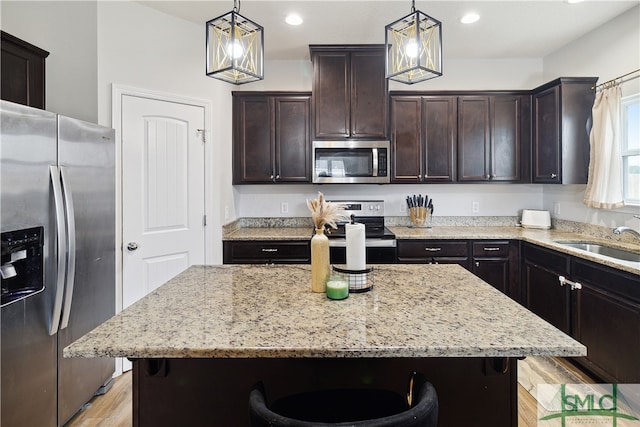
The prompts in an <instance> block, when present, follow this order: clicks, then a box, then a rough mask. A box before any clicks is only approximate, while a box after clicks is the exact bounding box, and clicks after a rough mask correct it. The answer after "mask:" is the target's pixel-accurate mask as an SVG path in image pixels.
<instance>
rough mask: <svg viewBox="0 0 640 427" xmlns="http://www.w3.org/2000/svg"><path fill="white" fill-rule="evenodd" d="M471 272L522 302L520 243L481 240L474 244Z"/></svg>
mask: <svg viewBox="0 0 640 427" xmlns="http://www.w3.org/2000/svg"><path fill="white" fill-rule="evenodd" d="M472 250H473V261H472V265H471V272H472V273H473V274H475V275H476V276H478V277H480V278H481V279H482V280H484V281H485V282H487V283H489V284H490V285H491V286H493V287H494V288H496V289H498V290H499V291H501V292H502V293H504V294H505V295H508V296H510V297H511V298H512V299H514V300H516V301H518V302H520V289H519V286H518V274H517V272H518V242H517V241H509V240H479V241H473V242H472Z"/></svg>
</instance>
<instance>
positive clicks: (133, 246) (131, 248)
mask: <svg viewBox="0 0 640 427" xmlns="http://www.w3.org/2000/svg"><path fill="white" fill-rule="evenodd" d="M136 249H138V244H137V243H136V242H129V243H128V244H127V250H128V251H135V250H136Z"/></svg>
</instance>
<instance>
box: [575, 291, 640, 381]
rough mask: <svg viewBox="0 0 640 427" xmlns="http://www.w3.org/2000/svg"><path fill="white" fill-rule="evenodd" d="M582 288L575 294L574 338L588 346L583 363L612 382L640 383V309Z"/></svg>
mask: <svg viewBox="0 0 640 427" xmlns="http://www.w3.org/2000/svg"><path fill="white" fill-rule="evenodd" d="M582 285H583V286H582V289H580V290H576V291H574V298H575V305H574V323H575V324H576V326H577V327H576V328H575V329H576V330H575V331H574V334H573V336H574V337H575V339H577V340H578V341H580V342H581V343H582V344H584V345H586V346H587V357H586V360H583V361H580V363H582V364H584V365H585V366H587V368H590V369H592V370H594V371H595V372H596V374H598V375H600V376H603V377H604V379H605V380H606V381H608V382H614V383H638V382H640V362H639V361H640V305H638V304H634V303H630V302H628V301H626V300H625V299H623V298H620V297H617V296H616V295H612V294H609V293H607V292H605V291H603V290H602V289H601V288H599V287H596V286H590V285H588V284H585V283H583V284H582Z"/></svg>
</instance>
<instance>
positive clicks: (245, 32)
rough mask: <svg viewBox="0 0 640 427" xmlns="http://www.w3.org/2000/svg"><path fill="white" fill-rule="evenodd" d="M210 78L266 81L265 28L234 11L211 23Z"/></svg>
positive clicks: (238, 82)
mask: <svg viewBox="0 0 640 427" xmlns="http://www.w3.org/2000/svg"><path fill="white" fill-rule="evenodd" d="M207 76H209V77H213V78H216V79H220V80H224V81H226V82H229V83H233V84H237V85H240V84H243V83H249V82H254V81H256V80H262V79H263V78H264V29H263V28H262V27H261V26H260V25H258V24H256V23H255V22H253V21H251V20H249V19H247V18H245V17H244V16H242V15H240V14H239V13H237V12H235V11H232V12H229V13H227V14H226V15H222V16H219V17H217V18H214V19H212V20H210V21H208V22H207Z"/></svg>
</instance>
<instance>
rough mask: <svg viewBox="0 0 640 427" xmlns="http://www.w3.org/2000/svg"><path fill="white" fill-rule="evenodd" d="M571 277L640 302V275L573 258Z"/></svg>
mask: <svg viewBox="0 0 640 427" xmlns="http://www.w3.org/2000/svg"><path fill="white" fill-rule="evenodd" d="M571 278H572V279H573V280H575V281H576V282H580V283H588V284H591V285H593V286H594V287H597V288H599V289H601V290H602V291H603V292H606V293H609V294H617V295H619V296H621V297H623V298H624V299H626V300H628V301H629V300H630V301H635V303H640V286H639V285H638V276H636V275H634V274H632V273H627V272H624V271H620V270H616V269H613V268H609V267H606V266H603V265H600V264H596V263H593V262H589V261H587V260H583V259H581V258H576V257H574V258H573V264H572V266H571Z"/></svg>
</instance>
